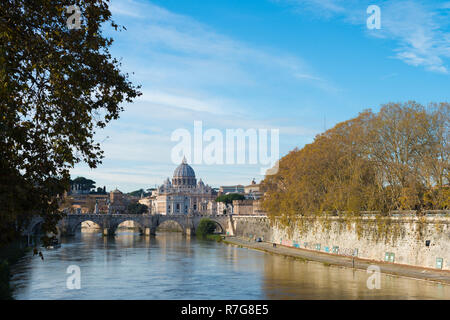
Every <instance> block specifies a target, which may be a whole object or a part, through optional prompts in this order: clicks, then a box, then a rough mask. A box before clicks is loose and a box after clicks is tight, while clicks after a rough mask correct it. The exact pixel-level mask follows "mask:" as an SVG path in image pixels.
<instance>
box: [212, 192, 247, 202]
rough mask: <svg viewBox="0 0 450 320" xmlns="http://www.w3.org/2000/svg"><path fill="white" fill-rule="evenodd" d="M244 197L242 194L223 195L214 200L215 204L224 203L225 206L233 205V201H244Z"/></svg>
mask: <svg viewBox="0 0 450 320" xmlns="http://www.w3.org/2000/svg"><path fill="white" fill-rule="evenodd" d="M244 199H245V197H244V195H243V194H240V193H229V194H224V195H221V196H218V197H217V198H216V202H224V203H226V204H231V203H233V200H244Z"/></svg>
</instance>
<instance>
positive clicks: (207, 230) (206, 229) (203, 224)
mask: <svg viewBox="0 0 450 320" xmlns="http://www.w3.org/2000/svg"><path fill="white" fill-rule="evenodd" d="M215 230H216V224H215V222H214V221H212V220H210V219H207V218H203V219H202V220H200V222H199V224H198V227H197V230H195V234H196V235H197V236H199V237H206V236H207V235H208V234H213V233H214V231H215Z"/></svg>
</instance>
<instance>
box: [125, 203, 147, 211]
mask: <svg viewBox="0 0 450 320" xmlns="http://www.w3.org/2000/svg"><path fill="white" fill-rule="evenodd" d="M127 211H128V213H129V214H144V213H147V212H148V207H147V206H146V205H145V204H142V203H139V202H132V203H130V204H128V207H127Z"/></svg>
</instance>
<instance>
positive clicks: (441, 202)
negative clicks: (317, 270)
mask: <svg viewBox="0 0 450 320" xmlns="http://www.w3.org/2000/svg"><path fill="white" fill-rule="evenodd" d="M449 127H450V104H448V103H439V104H435V103H433V104H430V105H428V106H427V107H425V106H422V105H420V104H418V103H416V102H414V101H410V102H406V103H389V104H386V105H383V106H382V108H381V109H380V111H379V112H378V113H373V112H372V111H370V110H368V111H364V112H362V113H360V114H359V116H358V117H356V118H354V119H351V120H348V121H345V122H341V123H338V124H337V125H336V126H335V127H334V128H332V129H330V130H328V131H326V132H325V133H323V134H320V135H318V136H317V137H316V138H315V140H314V142H313V143H311V144H308V145H306V146H305V147H304V148H302V149H300V150H299V149H296V150H294V151H292V152H290V153H289V154H288V155H286V156H284V157H283V158H282V159H281V160H280V162H279V170H278V173H277V174H275V175H270V176H266V178H265V179H264V181H263V182H262V184H261V187H262V190H263V191H265V194H264V198H263V207H264V209H265V210H266V211H267V212H268V213H269V215H271V216H282V217H286V218H287V217H289V216H295V215H314V214H322V213H323V212H335V213H337V212H345V213H350V214H357V213H359V212H360V211H378V212H389V211H391V210H422V209H445V208H448V207H449V200H450V192H449V188H448V187H447V186H448V183H449V169H450V164H449V155H450V147H449V143H448V142H449V133H450V128H449Z"/></svg>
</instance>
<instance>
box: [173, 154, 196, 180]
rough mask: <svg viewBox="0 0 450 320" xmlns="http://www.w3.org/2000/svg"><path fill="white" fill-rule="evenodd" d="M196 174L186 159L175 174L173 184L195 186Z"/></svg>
mask: <svg viewBox="0 0 450 320" xmlns="http://www.w3.org/2000/svg"><path fill="white" fill-rule="evenodd" d="M196 182H197V181H196V179H195V172H194V169H192V167H191V166H190V165H188V164H187V161H186V158H183V162H182V163H181V164H180V165H179V166H178V167H177V168H176V169H175V171H174V172H173V178H172V184H173V185H174V186H195V185H196Z"/></svg>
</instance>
